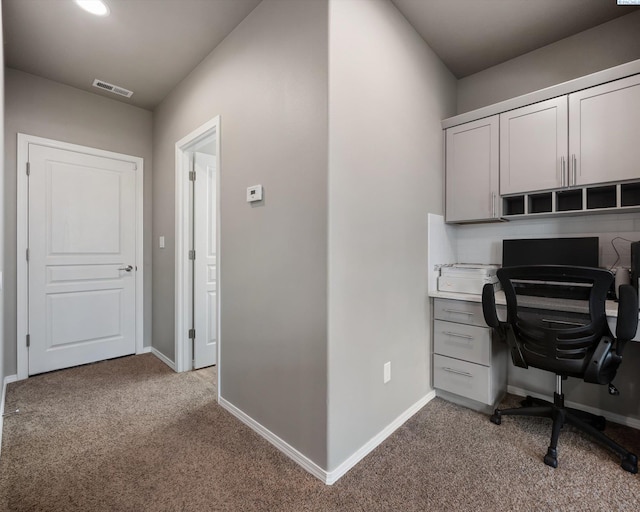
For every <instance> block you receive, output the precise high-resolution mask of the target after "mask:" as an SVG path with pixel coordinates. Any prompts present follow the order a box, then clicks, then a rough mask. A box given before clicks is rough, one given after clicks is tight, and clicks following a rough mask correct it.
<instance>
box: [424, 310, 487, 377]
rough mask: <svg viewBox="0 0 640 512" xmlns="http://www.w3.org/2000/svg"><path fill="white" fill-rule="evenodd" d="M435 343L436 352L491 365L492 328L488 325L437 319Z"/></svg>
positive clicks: (434, 333) (435, 322) (434, 326)
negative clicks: (482, 325)
mask: <svg viewBox="0 0 640 512" xmlns="http://www.w3.org/2000/svg"><path fill="white" fill-rule="evenodd" d="M433 343H434V351H435V353H436V354H441V355H443V356H449V357H455V358H456V359H462V360H465V361H471V362H474V363H479V364H483V365H485V366H489V365H491V330H490V329H488V328H487V327H476V326H475V325H465V324H457V323H453V322H445V321H443V320H435V321H434V322H433Z"/></svg>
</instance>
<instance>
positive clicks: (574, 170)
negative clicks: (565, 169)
mask: <svg viewBox="0 0 640 512" xmlns="http://www.w3.org/2000/svg"><path fill="white" fill-rule="evenodd" d="M571 160H572V163H573V186H574V187H575V186H576V185H577V184H578V183H577V182H578V180H577V179H576V176H577V167H578V159H577V158H576V155H571Z"/></svg>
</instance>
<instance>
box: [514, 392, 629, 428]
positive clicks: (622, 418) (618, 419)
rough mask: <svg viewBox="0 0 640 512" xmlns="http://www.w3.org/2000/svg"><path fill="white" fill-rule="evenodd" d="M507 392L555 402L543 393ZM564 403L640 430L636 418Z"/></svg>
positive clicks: (577, 404) (567, 402)
mask: <svg viewBox="0 0 640 512" xmlns="http://www.w3.org/2000/svg"><path fill="white" fill-rule="evenodd" d="M507 392H509V393H511V394H512V395H517V396H527V395H529V396H532V397H535V398H541V399H542V400H547V401H548V402H553V397H552V396H547V395H543V394H542V393H532V392H530V391H527V390H526V389H522V388H519V387H516V386H507ZM564 403H565V405H566V406H567V407H573V408H574V409H580V410H581V411H585V412H590V413H591V414H595V415H597V416H604V417H605V418H606V419H607V420H609V421H613V422H614V423H619V424H620V425H625V426H627V427H631V428H635V429H638V430H640V420H638V419H636V418H628V417H627V416H623V415H622V414H616V413H614V412H609V411H603V410H602V409H598V408H596V407H591V406H589V405H584V404H579V403H578V402H571V401H569V400H565V402H564Z"/></svg>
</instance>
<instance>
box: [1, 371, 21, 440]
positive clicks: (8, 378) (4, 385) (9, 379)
mask: <svg viewBox="0 0 640 512" xmlns="http://www.w3.org/2000/svg"><path fill="white" fill-rule="evenodd" d="M17 380H18V376H17V375H8V376H6V377H5V378H4V382H3V383H2V398H1V399H0V400H2V401H1V402H0V450H2V427H3V425H4V401H5V399H6V397H7V384H10V383H11V382H16V381H17Z"/></svg>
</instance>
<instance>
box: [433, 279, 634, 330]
mask: <svg viewBox="0 0 640 512" xmlns="http://www.w3.org/2000/svg"><path fill="white" fill-rule="evenodd" d="M429 296H430V297H433V298H439V299H450V300H462V301H467V302H482V295H477V294H473V293H454V292H441V291H432V292H431V293H430V294H429ZM495 297H496V305H498V306H506V304H507V300H506V298H505V296H504V292H503V291H502V290H500V291H497V292H496V294H495ZM518 303H519V304H521V305H523V306H525V307H531V308H535V309H542V310H551V311H564V312H566V313H587V312H588V310H587V307H586V304H585V301H580V300H571V299H554V298H549V297H533V296H522V295H519V296H518ZM605 310H606V313H607V321H608V322H609V327H610V328H611V331H612V332H613V333H615V328H616V320H617V318H618V303H617V302H615V301H613V300H608V301H607V303H606V306H605ZM638 317H639V318H640V312H639V313H638ZM633 341H640V328H639V329H638V331H637V332H636V335H635V337H634V338H633Z"/></svg>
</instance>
